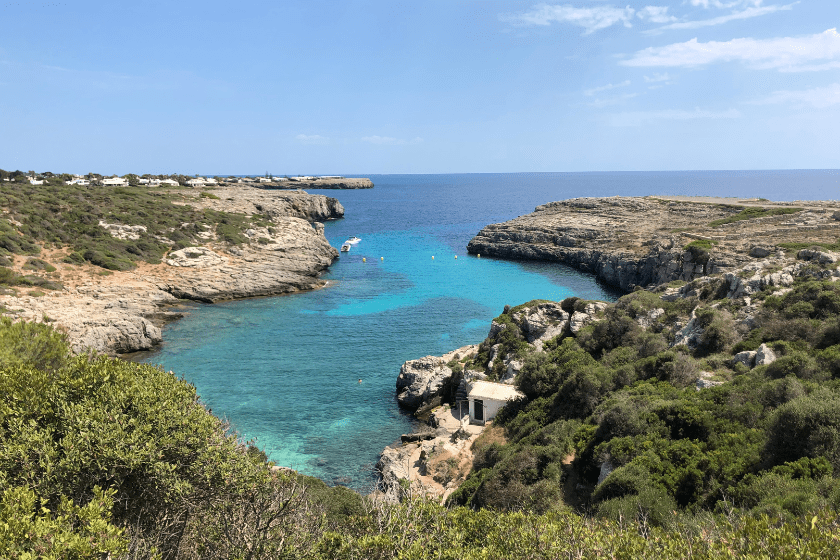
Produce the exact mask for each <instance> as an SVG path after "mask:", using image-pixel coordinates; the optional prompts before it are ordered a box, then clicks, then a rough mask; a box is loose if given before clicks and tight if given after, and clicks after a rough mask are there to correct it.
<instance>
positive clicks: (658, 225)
mask: <svg viewBox="0 0 840 560" xmlns="http://www.w3.org/2000/svg"><path fill="white" fill-rule="evenodd" d="M744 208H762V209H769V210H779V209H801V210H800V211H797V212H795V213H791V214H776V215H768V216H766V217H759V218H755V219H749V220H742V221H733V222H730V223H725V224H721V225H710V224H711V223H714V222H716V221H719V220H725V219H727V218H731V217H732V216H735V215H736V214H738V213H740V212H742V211H743V209H744ZM838 209H840V203H838V202H836V201H826V202H814V201H806V202H801V201H800V202H790V203H787V202H785V203H782V202H770V201H764V200H758V199H737V198H731V199H713V198H691V197H665V196H647V197H619V196H616V197H609V198H575V199H570V200H563V201H559V202H551V203H548V204H544V205H542V206H539V207H537V208H536V210H535V211H534V212H533V213H531V214H527V215H525V216H520V217H518V218H515V219H513V220H510V221H507V222H504V223H500V224H491V225H488V226H486V227H485V228H483V229H482V230H481V231H480V232H479V233H478V234H477V235H476V236H475V237H474V238H473V239H472V240H471V241H470V242H469V244H468V246H467V251H468V252H469V253H470V254H480V255H484V256H491V257H498V258H505V259H523V260H543V261H553V262H560V263H564V264H566V265H569V266H572V267H573V268H576V269H578V270H581V271H584V272H590V273H592V274H594V275H595V276H597V277H598V278H600V279H601V280H603V281H605V282H606V283H608V284H610V285H612V286H615V287H617V288H620V289H622V290H624V291H631V290H633V289H634V288H635V287H636V286H642V287H652V286H656V285H659V284H664V283H667V282H671V281H674V280H682V281H686V282H688V281H691V280H694V279H695V278H699V277H702V276H707V275H711V274H718V273H723V272H727V271H732V270H735V269H737V268H740V267H742V266H744V265H746V264H748V263H750V262H752V261H754V260H755V259H756V258H757V257H766V256H768V255H770V254H771V253H772V254H776V253H778V252H779V251H780V250H781V248H780V246H779V245H778V244H779V243H783V242H786V241H790V240H792V239H795V240H796V241H798V242H804V243H820V242H821V243H834V242H836V240H837V238H838V236H840V219H838V216H840V214H838ZM692 241H706V242H707V244H710V245H713V246H714V249H713V250H712V251H709V250H703V247H702V246H701V245H699V244H697V243H695V244H694V245H695V247H694V248H692V247H691V246H690V244H691V242H692Z"/></svg>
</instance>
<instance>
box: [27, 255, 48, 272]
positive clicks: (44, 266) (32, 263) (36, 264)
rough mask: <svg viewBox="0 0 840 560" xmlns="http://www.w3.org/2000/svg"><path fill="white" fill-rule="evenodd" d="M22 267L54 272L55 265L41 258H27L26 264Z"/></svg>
mask: <svg viewBox="0 0 840 560" xmlns="http://www.w3.org/2000/svg"><path fill="white" fill-rule="evenodd" d="M23 268H25V269H27V270H40V271H44V272H55V267H54V266H53V265H51V264H50V263H48V262H47V261H45V260H42V259H35V258H32V259H27V261H26V264H24V265H23Z"/></svg>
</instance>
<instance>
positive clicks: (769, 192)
mask: <svg viewBox="0 0 840 560" xmlns="http://www.w3.org/2000/svg"><path fill="white" fill-rule="evenodd" d="M345 176H348V177H356V176H361V177H370V178H371V180H372V181H373V183H374V185H375V187H374V188H373V189H364V190H323V191H319V190H312V191H310V192H312V193H317V194H324V195H327V196H331V197H335V198H337V199H338V200H339V201H340V202H341V204H342V205H344V208H345V215H344V218H343V219H340V220H334V221H330V222H327V223H326V224H325V235H326V236H327V239H328V240H329V241H330V243H331V244H332V245H333V246H334V247H336V248H338V247H340V245H341V244H342V242H344V241H345V240H346V239H348V238H349V237H351V236H357V237H359V238H361V241H360V242H359V243H358V244H357V245H354V246H353V248H352V249H351V251H350V252H349V253H342V254H341V256H340V258H339V259H337V260H336V261H335V263H334V264H333V265H332V266H331V267H330V269H329V271H328V272H327V273H326V274H324V276H323V278H324V279H325V280H327V281H328V284H327V286H326V287H325V288H323V289H320V290H315V291H311V292H305V293H300V294H293V295H287V296H281V297H270V298H255V299H248V300H242V301H233V302H227V303H219V304H214V305H204V304H187V311H188V314H187V315H186V317H184V318H183V319H181V320H179V321H177V322H174V323H172V324H170V325H168V326H167V327H166V328H165V329H164V342H163V344H162V346H161V347H160V349H159V350H158V351H157V352H155V353H153V354H151V355H148V356H146V357H145V358H144V360H143V361H145V362H148V363H153V364H160V365H161V366H162V367H164V368H165V369H167V370H173V371H175V372H176V373H177V374H178V375H180V376H182V377H183V378H184V379H186V380H187V381H188V382H190V383H192V384H194V385H195V387H196V388H197V391H198V394H199V395H200V398H201V400H202V401H203V402H204V403H205V404H206V405H207V406H208V407H209V408H210V409H211V410H212V411H213V413H214V414H216V415H217V416H219V417H222V418H225V419H226V420H227V421H229V422H230V424H231V426H232V429H233V430H235V431H236V433H237V434H238V436H239V437H240V438H242V440H243V441H248V442H251V443H252V444H254V445H256V446H257V447H259V448H261V449H262V450H264V451H265V453H266V454H267V455H268V457H269V458H270V459H271V460H272V461H274V462H276V463H277V464H278V465H283V466H288V467H291V468H294V469H296V470H298V471H299V472H302V473H304V474H307V475H311V476H315V477H318V478H320V479H322V480H324V481H325V482H327V483H328V484H330V485H338V484H340V485H344V486H348V487H351V488H354V489H356V490H359V491H362V492H366V491H369V490H370V489H371V488H372V486H373V484H374V483H375V480H376V478H375V473H374V465H375V463H376V461H377V459H378V457H379V454H380V453H381V452H382V450H383V448H384V447H385V446H387V445H390V444H393V443H394V442H395V441H398V440H399V437H400V435H401V434H403V433H408V432H411V431H413V430H414V429H415V428H416V425H415V421H414V420H413V419H412V417H411V416H410V415H409V414H407V413H406V412H404V411H403V410H401V409H400V408H399V406H398V404H397V400H396V392H395V383H396V379H397V375H398V374H399V371H400V366H401V365H402V364H403V363H404V362H405V361H406V360H413V359H417V358H420V357H423V356H429V355H441V354H444V353H446V352H448V351H450V350H454V349H456V348H459V347H462V346H465V345H468V344H477V343H479V342H481V341H482V340H483V339H484V338H485V337H486V336H487V333H488V330H489V327H490V321H491V320H492V319H493V318H494V317H496V316H497V315H499V314H501V313H502V311H503V309H504V306H505V305H517V304H520V303H524V302H526V301H529V300H532V299H549V300H555V301H559V300H562V299H564V298H566V297H569V296H578V297H581V298H585V299H598V300H604V301H614V300H615V299H616V298H617V297H619V296H620V295H621V294H620V293H619V292H617V291H616V290H614V289H611V288H610V287H609V286H606V285H604V284H602V283H600V282H599V281H597V280H596V279H595V278H593V277H592V276H591V275H588V274H584V273H580V272H577V271H575V270H573V269H571V268H569V267H566V266H564V265H561V264H556V263H541V262H518V261H505V260H499V259H493V258H489V257H487V256H486V255H482V256H481V257H480V258H479V257H477V256H471V255H468V254H467V252H466V245H467V243H468V242H469V240H470V239H471V238H472V237H473V236H474V235H475V234H476V233H478V231H479V230H480V229H481V228H482V227H483V226H485V225H487V224H490V223H497V222H502V221H505V220H509V219H512V218H515V217H517V216H520V215H523V214H527V213H530V212H533V211H534V208H535V207H536V206H538V205H540V204H544V203H547V202H551V201H555V200H563V199H567V198H574V197H586V196H615V195H623V196H640V195H654V194H662V195H666V194H667V195H695V196H724V197H760V198H767V199H770V200H799V199H801V200H828V199H832V200H836V199H838V198H840V170H785V171H669V172H591V173H501V174H482V173H476V174H444V175H371V174H366V173H359V174H345Z"/></svg>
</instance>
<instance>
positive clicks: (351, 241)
mask: <svg viewBox="0 0 840 560" xmlns="http://www.w3.org/2000/svg"><path fill="white" fill-rule="evenodd" d="M361 240H362V239H361V238H360V237H356V236H355V235H354V236H353V237H351V238H350V239H348V240H347V241H345V243H349V244H350V245H355V244H356V243H358V242H359V241H361Z"/></svg>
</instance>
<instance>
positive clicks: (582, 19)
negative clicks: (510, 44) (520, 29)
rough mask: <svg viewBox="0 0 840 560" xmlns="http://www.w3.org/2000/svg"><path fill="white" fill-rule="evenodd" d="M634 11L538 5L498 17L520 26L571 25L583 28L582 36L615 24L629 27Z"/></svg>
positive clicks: (601, 7) (631, 9) (597, 7)
mask: <svg viewBox="0 0 840 560" xmlns="http://www.w3.org/2000/svg"><path fill="white" fill-rule="evenodd" d="M634 13H635V10H633V8H630V7H629V6H628V7H626V8H616V7H613V6H596V7H593V8H575V7H574V6H569V5H568V4H567V5H563V6H550V5H548V4H538V5H537V6H535V7H534V8H533V9H532V10H531V11H528V12H525V13H522V14H514V15H503V16H500V17H501V19H502V20H503V21H510V22H511V23H516V24H520V25H542V26H546V25H551V24H552V23H555V22H556V23H571V24H572V25H577V26H578V27H583V28H584V30H585V31H584V35H589V34H590V33H594V32H595V31H598V30H599V29H605V28H607V27H611V26H613V25H615V24H617V23H622V24H624V26H625V27H630V26H631V23H630V22H631V21H632V20H633V14H634Z"/></svg>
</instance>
